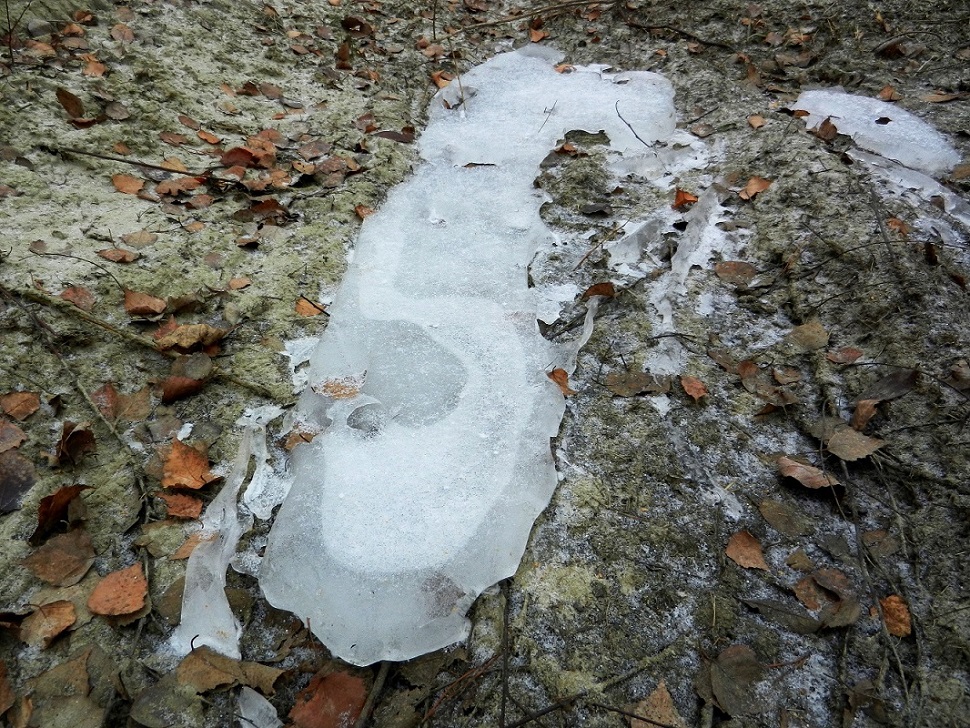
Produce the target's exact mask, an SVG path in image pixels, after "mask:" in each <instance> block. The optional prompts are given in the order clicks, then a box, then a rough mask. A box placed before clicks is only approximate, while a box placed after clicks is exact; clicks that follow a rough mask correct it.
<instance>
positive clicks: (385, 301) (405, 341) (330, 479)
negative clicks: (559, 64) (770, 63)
mask: <svg viewBox="0 0 970 728" xmlns="http://www.w3.org/2000/svg"><path fill="white" fill-rule="evenodd" d="M555 60H557V56H556V55H553V54H550V53H549V52H536V51H534V50H533V51H531V52H517V53H510V54H505V55H502V56H498V57H496V58H494V59H493V60H491V61H489V62H488V63H486V64H484V65H482V66H480V67H478V68H476V69H474V70H472V71H471V72H470V73H468V74H465V75H463V76H462V80H461V87H460V88H459V87H458V84H457V83H453V84H452V85H451V86H450V87H449V88H448V89H446V90H445V94H446V95H443V97H442V96H439V97H438V98H437V99H436V100H435V102H434V103H433V106H432V110H431V114H430V122H429V126H428V128H427V130H426V131H425V132H424V134H423V135H422V137H421V140H420V151H421V155H422V157H423V159H424V162H423V163H422V164H421V166H419V167H418V168H417V170H416V171H415V172H414V174H413V175H412V176H411V177H410V178H409V179H407V180H406V181H405V182H403V183H402V184H401V185H399V186H398V187H397V188H395V189H393V190H392V191H391V193H390V195H389V196H388V199H387V201H386V203H385V204H384V205H383V207H382V208H381V210H380V211H379V212H378V213H377V214H375V215H373V216H370V217H368V219H367V221H366V222H365V223H364V226H363V228H362V230H361V234H360V237H359V239H358V242H357V245H356V252H355V255H354V258H353V261H352V264H351V267H350V269H349V270H348V272H347V275H346V278H345V280H344V281H343V283H342V285H341V289H340V291H339V292H338V294H337V297H336V299H335V301H334V304H333V306H332V307H331V308H330V314H331V315H330V319H329V322H330V323H329V326H328V328H327V330H326V332H325V334H324V336H323V338H322V339H321V341H320V344H319V346H318V348H317V350H316V352H315V353H314V355H313V358H312V361H311V367H310V374H309V382H310V386H309V388H308V389H307V390H306V392H305V393H304V394H303V395H302V397H301V399H300V403H299V406H298V415H299V417H300V418H302V419H304V420H306V421H308V422H310V423H312V424H313V425H315V426H316V427H317V428H318V429H320V430H321V433H320V434H319V435H318V436H317V437H316V438H315V439H314V440H313V442H311V443H309V444H306V445H302V446H301V447H300V448H298V449H297V451H296V452H295V453H294V457H293V471H294V483H293V486H292V488H291V490H290V492H289V495H288V496H287V499H286V501H285V502H284V504H283V506H282V508H281V509H280V512H279V514H278V515H277V518H276V522H275V524H274V526H273V529H272V532H271V534H270V537H269V544H268V547H267V549H266V555H265V558H264V559H263V564H262V570H261V574H260V583H261V585H262V588H263V591H264V593H265V595H266V597H267V599H268V600H269V601H270V602H271V603H272V604H274V605H275V606H277V607H280V608H283V609H287V610H289V611H292V612H294V613H296V614H297V615H298V616H300V617H301V618H302V619H304V620H306V621H307V622H308V623H309V626H310V628H311V629H312V630H313V632H314V633H315V634H316V635H317V636H318V637H319V638H320V639H321V640H322V641H323V642H324V643H325V644H326V645H327V646H328V647H329V648H330V650H331V651H332V652H333V653H334V654H336V655H338V656H339V657H341V658H343V659H345V660H347V661H349V662H352V663H355V664H361V665H363V664H369V663H372V662H375V661H378V660H404V659H408V658H411V657H414V656H417V655H420V654H422V653H424V652H428V651H431V650H434V649H438V648H440V647H444V646H446V645H448V644H451V643H453V642H456V641H458V640H461V639H463V638H464V637H465V636H466V635H467V631H468V622H467V620H466V618H465V612H466V611H467V609H468V607H469V606H470V605H471V603H472V601H473V600H474V599H475V597H476V596H477V595H478V594H480V593H481V592H482V591H483V590H484V589H486V588H487V587H489V586H490V585H492V584H494V583H495V582H497V581H499V580H500V579H502V578H505V577H507V576H509V575H511V574H512V573H514V572H515V570H516V568H517V566H518V562H519V559H520V558H521V556H522V553H523V551H524V549H525V545H526V540H527V538H528V535H529V531H530V529H531V527H532V523H533V522H534V520H535V519H536V517H537V516H538V515H539V513H540V511H541V510H542V509H543V508H544V507H545V506H546V504H547V503H548V501H549V498H550V497H551V495H552V492H553V489H554V488H555V486H556V482H557V476H556V471H555V467H554V463H553V460H552V456H551V453H550V447H549V438H550V437H552V436H554V435H555V434H556V432H557V430H558V428H559V423H560V420H561V417H562V413H563V408H564V405H563V399H562V395H561V393H560V391H559V390H558V388H557V387H556V385H554V384H553V383H552V382H550V380H549V379H548V377H547V376H546V374H545V372H546V371H548V370H550V369H552V368H554V367H556V366H562V367H565V368H571V366H572V362H573V361H574V356H572V355H571V353H570V352H569V351H566V350H561V349H558V348H555V347H553V346H552V345H550V344H549V343H548V342H546V341H545V340H544V339H543V338H542V337H541V336H540V335H539V331H538V328H537V324H536V301H535V299H534V297H533V292H532V291H531V290H530V289H529V287H528V266H529V263H530V261H531V259H532V257H533V255H534V253H535V250H536V247H537V244H538V242H539V241H541V240H542V239H543V237H545V236H548V235H549V234H550V233H549V231H548V230H547V229H546V228H545V226H544V225H543V223H542V221H541V219H540V216H539V207H540V205H541V204H542V202H543V196H542V193H541V192H539V191H537V190H536V189H535V188H534V186H533V180H534V179H535V177H536V176H537V174H538V170H539V164H540V162H541V161H542V159H543V158H544V157H545V156H546V155H547V154H548V153H549V151H550V150H551V149H552V148H553V147H554V145H555V144H556V141H557V140H558V139H560V138H562V135H563V134H564V132H566V131H568V130H571V129H582V130H586V131H589V132H593V133H595V132H598V131H601V130H602V131H605V132H606V134H607V135H608V137H609V139H610V141H611V144H612V145H613V147H614V148H615V149H616V150H617V151H619V152H621V153H626V154H629V155H654V152H653V151H652V150H651V149H650V148H649V146H648V145H649V144H651V143H652V142H654V141H658V140H665V139H667V138H669V137H670V135H671V134H672V133H673V132H674V121H675V119H674V109H673V90H672V88H671V86H670V84H669V83H668V82H667V81H666V80H664V79H663V78H661V77H659V76H656V75H654V74H648V73H626V74H617V75H608V74H605V73H604V72H603V69H602V68H586V69H582V68H581V69H577V70H576V71H575V72H573V73H569V74H562V73H557V72H556V71H555V70H554V68H553V63H554V62H555ZM621 115H622V118H621ZM624 119H625V120H626V121H624ZM627 122H629V125H628V124H627Z"/></svg>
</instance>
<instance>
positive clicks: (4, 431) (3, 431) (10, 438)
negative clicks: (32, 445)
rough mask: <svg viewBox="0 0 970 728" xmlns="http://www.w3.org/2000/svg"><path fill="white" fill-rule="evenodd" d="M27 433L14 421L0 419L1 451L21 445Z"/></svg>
mask: <svg viewBox="0 0 970 728" xmlns="http://www.w3.org/2000/svg"><path fill="white" fill-rule="evenodd" d="M26 439H27V435H26V434H25V433H24V431H23V430H21V429H20V428H19V427H17V426H16V425H15V424H14V423H12V422H7V421H6V420H5V419H0V452H6V451H7V450H13V449H15V448H18V447H20V446H21V445H22V444H23V442H24V440H26Z"/></svg>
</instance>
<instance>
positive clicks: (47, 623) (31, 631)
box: [20, 599, 77, 649]
mask: <svg viewBox="0 0 970 728" xmlns="http://www.w3.org/2000/svg"><path fill="white" fill-rule="evenodd" d="M76 621H77V614H76V612H75V610H74V604H73V603H72V602H69V601H67V600H64V599H61V600H58V601H55V602H50V603H48V604H43V605H41V606H39V607H37V609H36V610H34V611H33V612H32V613H31V614H28V615H27V616H26V617H25V618H24V621H23V622H21V624H20V639H22V640H23V641H24V642H26V643H27V644H28V645H30V646H31V647H40V648H41V649H46V648H48V647H50V645H51V643H52V642H53V641H54V640H55V639H56V638H57V636H58V635H60V634H61V633H62V632H64V630H66V629H68V628H69V627H71V626H72V625H73V624H74V623H75V622H76Z"/></svg>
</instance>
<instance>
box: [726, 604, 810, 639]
mask: <svg viewBox="0 0 970 728" xmlns="http://www.w3.org/2000/svg"><path fill="white" fill-rule="evenodd" d="M742 601H743V602H744V603H745V604H747V605H748V606H749V607H751V608H752V609H757V610H758V611H759V612H760V613H761V614H763V615H764V616H765V617H766V618H768V619H770V620H771V621H772V622H775V623H776V624H780V625H781V626H783V627H785V628H786V629H790V630H791V631H792V632H795V633H796V634H814V633H815V632H817V631H818V629H819V627H821V626H822V625H821V623H820V622H819V621H818V620H817V619H814V618H813V617H812V616H811V615H810V614H808V612H806V611H805V610H804V609H802V608H801V607H798V606H794V605H789V604H786V603H784V602H780V601H775V600H773V599H743V600H742Z"/></svg>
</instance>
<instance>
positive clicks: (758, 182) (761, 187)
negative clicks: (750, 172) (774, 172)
mask: <svg viewBox="0 0 970 728" xmlns="http://www.w3.org/2000/svg"><path fill="white" fill-rule="evenodd" d="M772 182H773V180H770V179H765V178H764V177H752V178H751V179H749V180H748V183H747V184H746V185H745V186H744V189H743V190H741V191H740V192H738V197H740V198H741V199H742V200H751V199H753V198H754V197H755V196H756V195H759V194H761V193H762V192H764V191H765V190H766V189H768V188H769V187H771V184H772Z"/></svg>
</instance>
